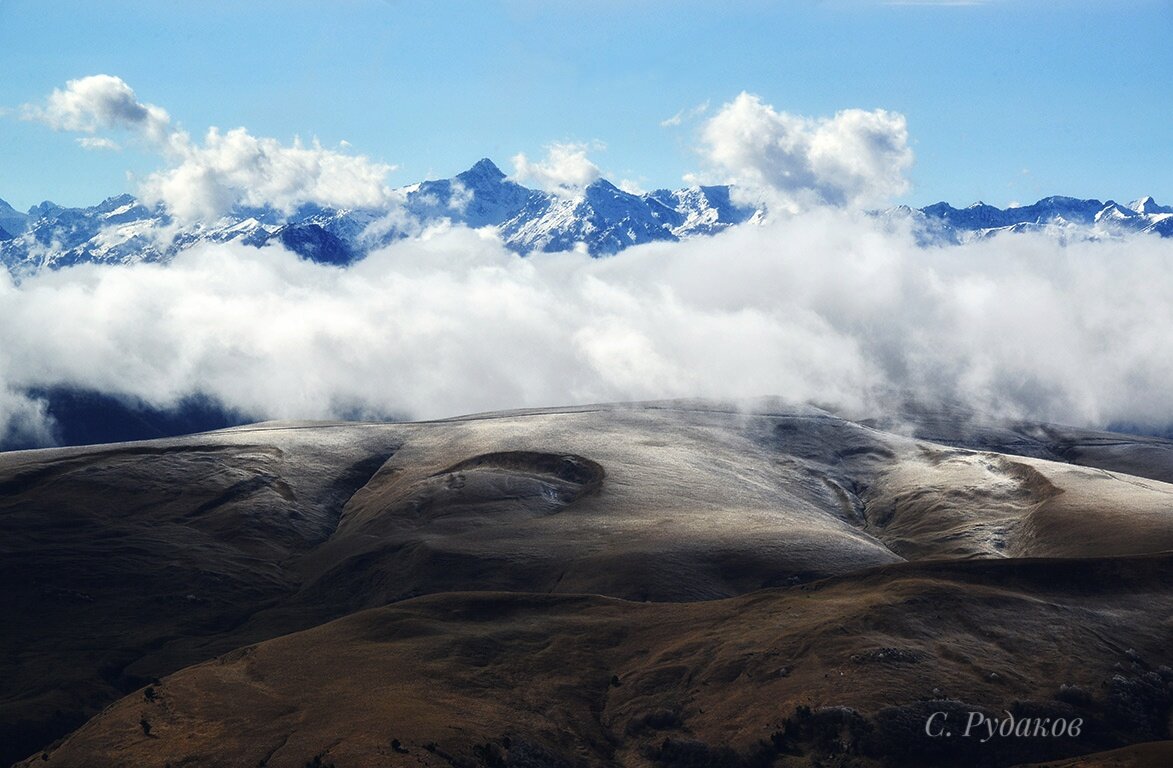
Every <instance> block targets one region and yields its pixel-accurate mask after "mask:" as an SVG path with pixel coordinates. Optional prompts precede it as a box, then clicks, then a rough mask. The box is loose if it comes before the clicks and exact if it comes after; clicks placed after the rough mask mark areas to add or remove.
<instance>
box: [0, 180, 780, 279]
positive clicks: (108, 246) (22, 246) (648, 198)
mask: <svg viewBox="0 0 1173 768" xmlns="http://www.w3.org/2000/svg"><path fill="white" fill-rule="evenodd" d="M395 200H396V202H395V204H393V205H391V206H387V207H385V208H380V209H370V208H367V209H362V208H360V209H334V208H325V207H322V206H317V205H303V206H301V207H300V208H299V209H298V210H296V211H294V212H293V213H292V214H287V213H283V212H281V211H278V210H275V209H271V208H238V209H236V210H233V211H232V212H231V213H230V214H228V215H226V216H223V217H221V218H220V219H218V220H215V221H201V222H180V221H177V220H175V219H174V217H172V216H171V214H170V213H169V212H168V211H167V210H166V209H165V208H163V207H162V206H149V205H145V204H143V203H142V202H140V201H139V200H137V199H136V198H134V197H133V196H131V195H120V196H117V197H112V198H109V199H107V200H104V201H103V202H101V203H99V204H98V205H95V206H91V207H88V208H64V207H61V206H58V205H55V204H54V203H51V202H44V203H41V204H40V205H36V206H33V208H31V209H30V210H29V211H28V213H27V214H22V213H20V212H19V211H16V210H14V209H13V208H12V207H11V206H9V205H8V204H7V203H4V202H3V201H0V231H2V232H3V234H0V262H2V263H3V264H4V266H5V267H6V268H8V270H9V271H10V272H12V273H13V274H15V275H18V276H19V275H27V274H31V273H35V272H37V271H39V270H41V269H46V268H48V269H57V268H61V267H65V266H69V265H73V264H80V263H118V264H125V263H135V262H142V261H166V260H167V259H169V258H171V257H173V256H174V255H175V254H177V253H179V252H180V251H182V250H185V249H187V248H190V247H192V246H194V245H197V244H200V243H222V242H230V241H236V242H240V243H244V244H248V245H254V246H262V245H265V244H266V243H269V242H273V241H276V242H279V243H281V244H282V245H284V246H285V247H287V248H289V249H291V250H293V251H295V252H297V253H298V254H300V255H302V256H304V257H306V258H308V259H311V260H313V261H318V262H323V263H330V264H339V265H343V264H349V263H351V262H353V261H355V260H356V259H359V258H362V256H364V255H365V254H366V253H368V252H370V251H371V250H373V249H375V248H379V247H381V246H384V245H387V244H389V243H391V242H393V241H395V240H398V239H401V238H404V237H410V236H412V235H414V234H417V233H419V232H421V231H422V230H423V229H424V228H426V227H428V226H430V225H433V224H436V223H439V222H442V221H448V222H451V223H453V224H462V225H466V226H469V227H474V228H482V227H489V228H492V229H494V230H496V231H497V232H498V233H499V234H500V236H501V238H502V240H503V241H504V243H505V245H506V246H507V247H509V248H510V249H512V250H514V251H517V252H518V253H522V254H524V253H530V252H533V251H565V250H572V249H575V248H585V249H586V250H587V251H589V252H590V253H591V254H592V255H596V256H604V255H609V254H613V253H617V252H618V251H621V250H623V249H624V248H627V247H629V246H632V245H638V244H641V243H649V242H653V241H675V240H681V239H684V238H688V237H694V236H699V235H710V234H713V233H715V232H719V231H721V230H723V229H726V228H728V227H731V226H733V225H735V224H739V223H742V222H744V221H747V220H748V219H750V218H751V217H752V216H753V215H754V214H755V213H756V212H757V211H756V210H755V209H754V208H752V207H745V206H739V205H737V204H735V203H734V202H733V201H732V200H731V198H730V192H729V188H728V187H705V186H698V187H692V188H688V189H681V190H656V191H655V192H651V193H648V194H642V195H635V194H631V193H629V192H625V191H623V190H621V189H619V188H618V187H616V186H614V185H613V184H611V183H610V182H608V181H606V180H603V179H600V180H598V181H595V182H594V183H593V184H591V185H589V186H587V187H585V188H583V189H580V190H575V191H573V192H561V193H558V194H554V193H550V192H545V191H541V190H536V189H530V188H528V187H525V186H523V185H521V184H518V183H517V182H516V181H513V180H511V179H510V178H508V177H507V176H506V175H505V173H504V172H502V171H501V169H500V168H498V167H497V166H496V165H495V164H494V163H493V161H492V160H489V159H488V158H485V159H482V160H480V161H478V162H477V163H476V164H475V165H473V166H472V167H471V168H469V169H468V170H467V171H464V172H463V173H459V174H457V175H456V176H454V177H453V178H450V179H438V180H431V181H423V182H419V183H417V184H412V185H410V186H407V187H402V188H400V189H398V190H396V194H395Z"/></svg>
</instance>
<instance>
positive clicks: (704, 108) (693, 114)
mask: <svg viewBox="0 0 1173 768" xmlns="http://www.w3.org/2000/svg"><path fill="white" fill-rule="evenodd" d="M708 111H709V102H707V101H705V102H703V103H701V104H697V105H696V106H695V107H691V108H689V109H682V110H680V111H679V112H677V113H676V114H675V115H672V117H669V118H665V119H664V120H661V121H660V127H661V128H675V127H676V126H678V125H683V124H684V123H686V122H692V121H693V120H696V119H697V118H698V117H700V116H701V115H703V114H704V113H705V112H708Z"/></svg>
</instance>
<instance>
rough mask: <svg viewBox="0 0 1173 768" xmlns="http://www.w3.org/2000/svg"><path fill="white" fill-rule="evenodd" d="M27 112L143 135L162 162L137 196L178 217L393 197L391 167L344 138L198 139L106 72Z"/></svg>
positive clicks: (71, 125) (237, 132)
mask: <svg viewBox="0 0 1173 768" xmlns="http://www.w3.org/2000/svg"><path fill="white" fill-rule="evenodd" d="M24 116H25V117H26V118H28V119H32V120H38V121H40V122H43V123H45V124H46V125H49V126H50V127H52V128H54V129H55V130H63V131H78V132H82V133H88V134H93V133H96V132H98V131H108V130H126V131H131V132H133V133H135V134H137V135H139V136H141V137H142V138H144V139H145V140H146V141H147V143H148V145H149V146H150V147H153V148H154V149H155V150H156V151H157V152H159V154H160V155H161V157H162V158H163V160H164V162H165V163H166V167H165V168H164V169H163V170H160V171H158V172H156V173H153V174H150V175H149V176H147V177H146V179H145V180H144V181H143V183H142V186H141V189H140V194H141V195H142V197H143V198H144V200H146V201H147V202H152V203H154V202H158V203H163V204H165V205H166V206H167V208H168V209H169V210H170V211H171V213H172V214H173V215H174V216H176V217H177V218H179V219H182V220H199V219H214V218H217V217H219V216H220V215H222V214H224V213H227V212H228V211H229V210H231V209H232V208H233V207H234V206H237V205H246V206H257V207H261V206H266V205H267V206H271V207H273V208H275V209H277V210H279V211H283V212H286V213H288V212H291V211H293V210H294V209H295V208H297V207H298V206H299V205H301V204H303V203H316V204H318V205H322V206H327V207H336V208H349V207H361V206H391V205H393V204H394V203H395V202H396V198H395V196H394V194H393V192H392V191H391V190H390V188H389V187H388V186H387V185H386V177H387V175H388V174H389V173H390V172H391V171H392V170H394V166H391V165H387V164H385V163H379V162H375V161H372V160H370V159H368V158H366V157H364V156H362V155H353V154H349V153H347V152H346V151H345V150H346V149H347V148H348V147H349V144H347V143H346V142H341V143H340V144H339V148H338V150H333V149H327V148H325V147H323V146H321V145H320V144H319V143H318V142H317V141H314V142H313V143H312V144H310V145H309V146H306V145H304V144H302V143H301V142H300V141H299V140H296V139H295V140H294V141H293V143H292V144H289V145H285V144H282V143H281V142H279V141H278V140H276V139H272V138H265V137H257V136H253V135H252V134H250V133H249V132H248V131H247V130H245V129H244V128H235V129H232V130H229V131H227V132H221V131H220V130H218V129H217V128H211V129H209V130H208V132H207V133H206V134H205V136H204V139H203V142H202V143H201V142H198V141H194V140H193V139H192V138H191V137H190V136H189V135H188V133H187V132H186V131H183V130H180V129H178V128H175V127H173V126H172V124H171V118H170V117H169V116H168V114H167V112H166V110H164V109H163V108H162V107H158V106H155V105H153V104H146V103H143V102H141V101H139V100H138V97H137V96H136V95H135V92H134V90H133V89H132V88H131V87H130V86H129V85H127V84H126V83H125V82H124V81H123V80H121V79H120V78H118V77H114V76H111V75H91V76H89V77H83V78H80V79H78V80H70V81H69V82H68V83H66V86H65V88H64V89H57V90H54V91H53V93H52V94H50V95H49V97H48V99H47V100H46V102H45V103H44V104H43V105H25V107H24ZM78 143H79V144H80V145H81V146H83V147H85V148H86V149H116V148H118V144H117V143H116V142H114V141H113V140H111V139H109V138H106V137H100V136H84V137H81V138H80V139H79V140H78Z"/></svg>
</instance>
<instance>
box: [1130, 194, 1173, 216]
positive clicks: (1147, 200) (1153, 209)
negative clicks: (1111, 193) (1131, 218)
mask: <svg viewBox="0 0 1173 768" xmlns="http://www.w3.org/2000/svg"><path fill="white" fill-rule="evenodd" d="M1128 207H1129V208H1131V209H1132V210H1134V211H1136V212H1137V213H1168V212H1169V211H1170V209H1169V208H1166V207H1165V206H1162V205H1157V201H1156V200H1154V199H1153V196H1152V195H1146V196H1145V197H1142V198H1141V199H1139V200H1137V201H1135V202H1133V203H1132V204H1131V205H1129V206H1128Z"/></svg>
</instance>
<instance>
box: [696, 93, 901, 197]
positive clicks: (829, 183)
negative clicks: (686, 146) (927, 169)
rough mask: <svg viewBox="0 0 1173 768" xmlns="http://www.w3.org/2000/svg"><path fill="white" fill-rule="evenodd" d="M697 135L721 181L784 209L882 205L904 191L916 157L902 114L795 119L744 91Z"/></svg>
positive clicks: (878, 112) (854, 111) (860, 112)
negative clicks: (909, 169)
mask: <svg viewBox="0 0 1173 768" xmlns="http://www.w3.org/2000/svg"><path fill="white" fill-rule="evenodd" d="M701 140H702V153H703V156H704V157H705V159H706V160H707V162H708V163H709V164H710V166H711V167H712V168H713V169H714V170H715V171H717V172H718V173H720V174H722V176H723V177H724V180H726V181H731V182H733V183H735V184H737V185H739V186H741V187H743V188H745V189H747V190H756V191H758V192H761V193H763V194H764V195H766V197H767V200H768V202H773V203H774V204H775V205H778V206H781V207H784V208H788V209H796V208H803V207H808V206H810V205H821V204H830V205H836V206H849V207H860V206H869V205H877V204H881V203H883V202H885V201H886V200H888V199H890V198H891V197H893V196H895V195H899V194H901V193H903V192H905V191H906V190H907V189H908V181H907V179H905V177H904V172H905V171H906V170H907V169H908V168H909V166H911V165H912V160H913V155H912V150H911V149H909V147H908V127H907V124H906V121H905V119H904V116H903V115H900V114H898V113H895V112H887V111H885V110H882V109H877V110H874V111H871V112H867V111H864V110H860V109H847V110H843V111H841V112H838V113H836V115H835V116H834V117H830V118H807V117H799V116H795V115H790V114H787V113H785V112H778V111H775V110H774V108H773V107H771V106H770V105H768V104H765V103H763V102H762V100H761V99H760V98H758V97H757V96H754V95H752V94H748V93H744V92H743V93H741V94H740V95H739V96H738V97H737V98H735V99H734V100H733V101H731V102H729V103H728V104H725V105H724V106H722V107H721V109H720V110H719V111H718V112H717V114H715V115H713V116H712V117H711V118H710V119H709V120H708V121H706V123H705V125H704V127H703V129H702V131H701Z"/></svg>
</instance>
